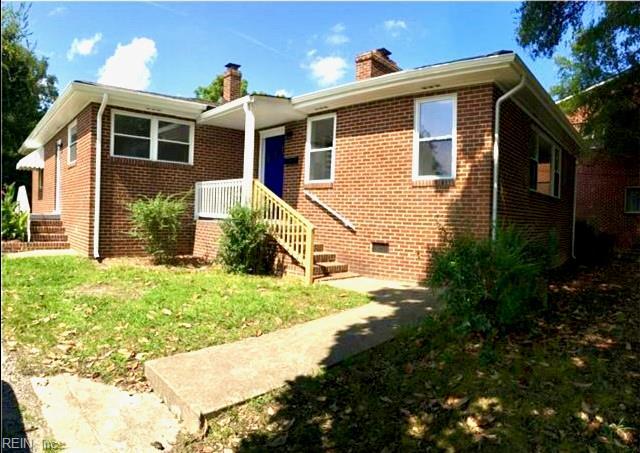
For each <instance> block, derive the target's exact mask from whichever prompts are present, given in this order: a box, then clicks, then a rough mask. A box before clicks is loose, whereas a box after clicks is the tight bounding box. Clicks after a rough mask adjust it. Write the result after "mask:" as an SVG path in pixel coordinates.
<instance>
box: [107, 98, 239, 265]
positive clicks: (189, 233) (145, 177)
mask: <svg viewBox="0 0 640 453" xmlns="http://www.w3.org/2000/svg"><path fill="white" fill-rule="evenodd" d="M110 134H111V109H110V108H109V107H107V108H106V109H105V112H104V117H103V134H102V140H103V150H102V195H101V205H102V206H101V219H100V254H101V255H102V256H115V255H136V254H141V253H143V250H142V247H141V245H140V243H138V242H137V241H135V240H133V239H132V238H131V237H130V236H129V233H128V232H129V231H130V229H131V224H130V221H129V211H128V210H127V205H128V203H131V202H133V201H134V200H136V199H138V198H140V197H142V196H154V195H156V194H157V193H158V192H162V193H166V194H169V193H181V192H185V191H188V190H192V189H193V188H194V184H195V183H196V182H197V181H207V180H214V179H227V178H238V177H240V176H241V175H242V153H243V142H244V133H243V132H242V131H235V130H231V129H222V128H217V127H212V126H196V129H195V145H194V158H193V165H186V164H178V163H175V164H174V163H167V162H153V161H147V160H139V159H130V158H126V157H113V156H111V155H110V149H111V143H110V139H111V137H110ZM189 200H190V204H189V207H188V209H187V212H186V213H185V217H184V224H183V225H184V226H183V230H182V232H181V234H180V241H179V253H184V254H188V253H192V251H193V246H194V231H195V222H194V221H193V195H192V196H191V197H190V198H189Z"/></svg>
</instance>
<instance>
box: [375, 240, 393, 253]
mask: <svg viewBox="0 0 640 453" xmlns="http://www.w3.org/2000/svg"><path fill="white" fill-rule="evenodd" d="M371 251H372V252H373V253H389V243H388V242H372V243H371Z"/></svg>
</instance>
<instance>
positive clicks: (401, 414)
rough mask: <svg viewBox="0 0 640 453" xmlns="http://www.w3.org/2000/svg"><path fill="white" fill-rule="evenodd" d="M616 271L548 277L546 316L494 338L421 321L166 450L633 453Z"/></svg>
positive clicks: (628, 281) (633, 337)
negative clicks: (500, 337)
mask: <svg viewBox="0 0 640 453" xmlns="http://www.w3.org/2000/svg"><path fill="white" fill-rule="evenodd" d="M625 266H626V267H625ZM625 266H622V267H619V268H610V269H607V270H605V271H595V272H585V271H583V272H581V273H579V274H578V275H577V276H574V275H569V276H565V277H563V278H561V279H557V281H555V282H554V283H553V284H552V285H551V286H550V309H549V310H548V311H547V312H546V313H540V314H539V315H538V316H536V317H534V318H533V319H532V320H531V325H530V326H529V327H528V328H527V329H523V331H521V332H519V333H516V334H512V335H510V336H508V337H506V338H503V339H498V340H495V341H490V340H487V339H483V338H481V337H479V336H475V335H463V334H461V333H460V332H458V331H456V330H455V329H454V328H453V327H452V324H451V322H450V321H449V320H448V319H446V318H444V317H440V318H437V317H433V318H430V319H428V320H427V321H426V322H425V323H423V324H422V325H421V326H420V327H419V328H417V329H415V330H413V331H408V332H405V333H404V334H403V335H401V336H400V337H398V338H396V339H395V340H393V341H390V342H388V343H386V344H384V345H382V346H380V347H378V348H375V349H373V350H371V351H369V352H367V353H364V354H361V355H359V356H357V357H355V358H353V359H352V360H350V361H347V362H345V363H342V364H340V365H338V366H336V367H333V368H330V369H329V370H327V371H326V372H325V373H324V374H322V375H320V376H313V377H301V378H298V379H296V380H295V381H294V382H292V383H291V384H290V385H288V386H286V387H285V388H282V389H280V390H278V391H275V392H272V393H269V394H267V395H264V396H262V397H259V398H257V399H254V400H252V401H249V402H247V403H245V404H241V405H238V406H235V407H232V408H230V409H228V410H226V411H223V412H221V413H220V414H219V415H217V416H216V417H215V418H213V419H212V420H210V421H209V434H208V435H207V437H206V438H204V439H202V440H200V439H194V438H188V437H185V438H183V439H182V443H181V444H179V445H178V448H177V451H178V452H183V451H184V452H187V451H188V452H210V451H222V449H224V448H232V449H233V450H234V451H265V450H267V449H269V448H274V449H276V450H277V451H305V452H314V451H336V452H337V451H353V452H374V451H375V452H389V453H390V452H400V451H478V450H481V451H513V452H538V451H539V452H548V451H549V452H551V451H560V452H578V451H579V452H583V451H584V452H599V451H639V450H640V448H639V447H640V443H639V441H638V428H639V427H640V334H639V332H640V310H639V308H640V291H639V289H640V288H639V286H640V285H639V283H640V281H639V279H638V272H637V264H636V265H635V267H633V266H634V265H629V264H626V265H625ZM441 316H442V315H441ZM337 341H338V342H339V341H340V340H339V339H338V340H337Z"/></svg>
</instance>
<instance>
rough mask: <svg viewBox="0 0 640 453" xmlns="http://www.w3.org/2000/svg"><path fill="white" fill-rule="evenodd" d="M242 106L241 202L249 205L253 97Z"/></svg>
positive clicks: (252, 157)
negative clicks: (242, 162) (242, 158)
mask: <svg viewBox="0 0 640 453" xmlns="http://www.w3.org/2000/svg"><path fill="white" fill-rule="evenodd" d="M243 108H244V166H243V170H242V204H243V205H244V206H251V195H252V189H253V161H254V156H255V143H254V142H255V134H256V118H255V115H254V113H253V99H251V98H250V99H249V100H248V101H247V102H245V103H244V104H243Z"/></svg>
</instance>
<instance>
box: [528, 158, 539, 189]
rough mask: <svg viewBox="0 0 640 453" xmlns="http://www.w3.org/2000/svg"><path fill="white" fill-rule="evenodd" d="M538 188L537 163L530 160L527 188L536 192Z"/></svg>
mask: <svg viewBox="0 0 640 453" xmlns="http://www.w3.org/2000/svg"><path fill="white" fill-rule="evenodd" d="M537 187H538V162H536V161H535V160H533V159H531V160H530V161H529V188H530V189H533V190H536V188H537Z"/></svg>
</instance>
